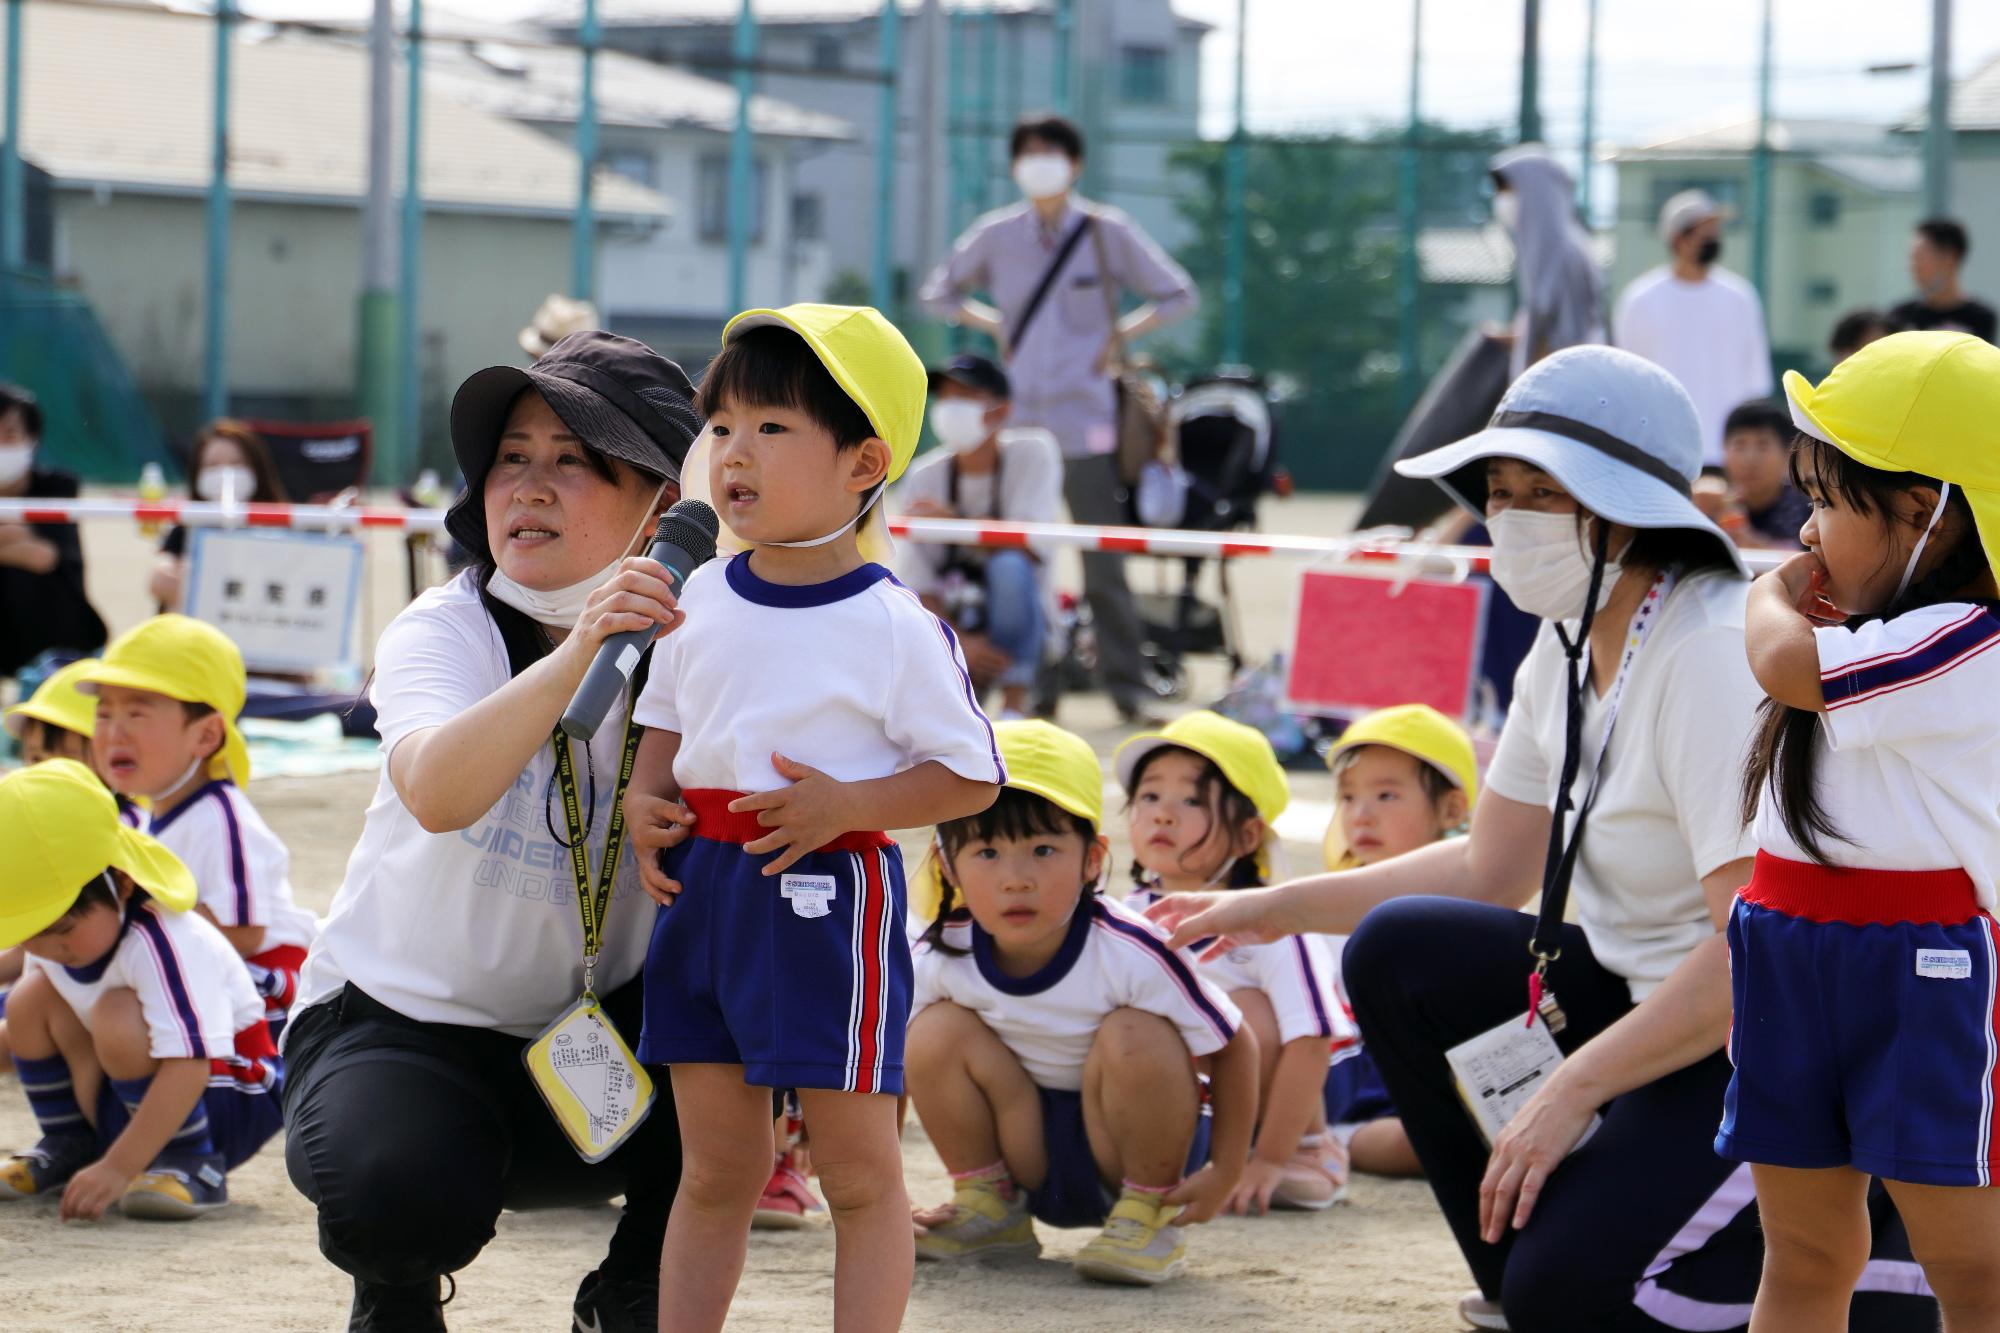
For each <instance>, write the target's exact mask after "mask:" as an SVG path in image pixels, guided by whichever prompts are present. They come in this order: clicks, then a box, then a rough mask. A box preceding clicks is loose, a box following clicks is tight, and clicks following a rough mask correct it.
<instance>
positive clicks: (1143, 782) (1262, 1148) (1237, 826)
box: [1113, 709, 1355, 1215]
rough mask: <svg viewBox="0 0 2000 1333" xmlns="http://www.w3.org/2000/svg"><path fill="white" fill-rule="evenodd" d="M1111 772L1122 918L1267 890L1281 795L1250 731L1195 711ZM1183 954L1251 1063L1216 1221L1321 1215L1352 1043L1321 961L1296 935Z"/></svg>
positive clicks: (1340, 1179)
mask: <svg viewBox="0 0 2000 1333" xmlns="http://www.w3.org/2000/svg"><path fill="white" fill-rule="evenodd" d="M1113 762H1114V765H1115V767H1116V768H1117V771H1118V782H1119V785H1120V786H1121V787H1123V788H1124V789H1125V796H1126V802H1127V803H1126V807H1125V812H1126V823H1127V830H1128V832H1129V833H1130V835H1131V839H1132V877H1133V880H1134V887H1133V890H1132V892H1131V893H1130V894H1128V895H1127V896H1126V899H1125V901H1126V904H1127V905H1128V906H1130V907H1132V908H1134V909H1135V910H1137V911H1144V910H1145V909H1146V908H1148V907H1150V906H1152V905H1153V904H1154V903H1155V902H1157V901H1159V900H1160V899H1161V898H1163V897H1165V896H1167V895H1169V894H1175V893H1200V892H1202V891H1204V890H1207V889H1211V888H1214V887H1216V886H1218V885H1221V886H1223V887H1225V888H1230V889H1242V888H1255V887H1258V886H1260V885H1263V884H1266V883H1268V882H1269V880H1270V875H1271V859H1272V854H1273V852H1274V851H1275V850H1276V846H1277V833H1276V830H1275V828H1274V825H1275V823H1276V821H1277V818H1278V816H1279V815H1281V814H1283V813H1284V810H1285V807H1286V806H1287V805H1288V804H1289V803H1290V802H1291V787H1290V784H1289V783H1287V782H1286V780H1285V770H1284V768H1283V766H1282V765H1280V764H1279V763H1278V756H1277V754H1276V753H1275V752H1274V751H1273V750H1272V749H1271V743H1270V741H1268V740H1266V739H1265V738H1264V734H1263V733H1262V732H1260V731H1258V730H1257V729H1256V728H1255V727H1247V726H1245V725H1243V724H1242V723H1241V722H1232V721H1231V720H1229V719H1228V718H1226V717H1223V716H1221V715H1220V714H1218V713H1212V712H1209V711H1207V710H1205V709H1204V710H1200V711H1197V712H1193V713H1187V714H1184V715H1183V716H1181V717H1178V718H1176V719H1174V721H1172V722H1170V723H1168V724H1167V726H1166V727H1164V728H1162V729H1161V730H1159V731H1157V732H1150V733H1145V734H1142V735H1138V736H1134V737H1132V738H1131V739H1130V740H1128V741H1126V742H1125V743H1124V744H1123V745H1121V746H1120V747H1119V748H1118V753H1117V756H1116V758H1115V759H1114V761H1113ZM1194 952H1195V954H1196V955H1197V956H1199V957H1201V962H1200V964H1199V966H1200V969H1201V975H1202V976H1203V978H1204V979H1205V980H1207V981H1208V982H1209V983H1210V984H1212V985H1214V986H1215V987H1216V988H1217V989H1219V990H1221V991H1222V992H1223V993H1224V994H1226V995H1228V996H1229V998H1230V999H1231V1000H1232V1001H1233V1002H1234V1003H1235V1004H1236V1006H1237V1007H1238V1008H1239V1009H1241V1010H1242V1011H1243V1015H1244V1018H1245V1020H1246V1021H1247V1022H1248V1023H1249V1025H1250V1027H1251V1028H1252V1029H1253V1030H1254V1031H1255V1032H1256V1033H1257V1041H1258V1048H1259V1049H1260V1050H1261V1051H1262V1052H1263V1066H1262V1070H1261V1079H1260V1085H1261V1086H1260V1094H1261V1095H1260V1098H1259V1120H1258V1125H1257V1147H1256V1152H1255V1153H1254V1155H1252V1157H1251V1158H1250V1161H1249V1164H1248V1165H1247V1166H1246V1167H1245V1168H1244V1171H1243V1178H1242V1180H1241V1182H1240V1183H1239V1184H1238V1185H1237V1186H1236V1189H1235V1192H1234V1194H1233V1195H1232V1196H1230V1198H1229V1199H1228V1203H1227V1207H1228V1209H1229V1211H1230V1212H1232V1213H1247V1214H1252V1215H1255V1214H1261V1213H1266V1212H1269V1211H1270V1210H1271V1209H1272V1208H1273V1207H1277V1208H1300V1209H1307V1210H1311V1211H1318V1210H1319V1209H1323V1208H1328V1207H1331V1206H1332V1205H1333V1204H1334V1203H1335V1202H1337V1201H1338V1200H1339V1199H1340V1198H1341V1196H1342V1195H1343V1194H1344V1193H1345V1192H1346V1187H1347V1161H1346V1157H1345V1155H1344V1154H1343V1153H1342V1151H1341V1149H1340V1145H1339V1144H1337V1143H1335V1142H1333V1141H1332V1140H1331V1139H1329V1138H1328V1137H1327V1136H1326V1134H1325V1133H1323V1132H1322V1131H1323V1129H1324V1125H1323V1123H1322V1122H1321V1118H1320V1117H1321V1110H1320V1104H1321V1089H1322V1087H1323V1085H1324V1084H1325V1082H1326V1072H1327V1067H1328V1064H1329V1062H1330V1061H1331V1059H1332V1052H1333V1050H1334V1048H1335V1047H1337V1046H1344V1045H1346V1044H1347V1043H1349V1042H1351V1041H1353V1040H1354V1037H1355V1031H1354V1024H1353V1020H1351V1019H1350V1018H1349V1017H1348V1016H1347V1012H1346V1010H1345V1009H1344V1008H1342V1006H1341V1004H1340V999H1339V995H1338V992H1337V991H1336V990H1335V989H1334V962H1333V956H1332V955H1331V954H1330V953H1329V952H1328V951H1327V949H1326V946H1325V943H1324V941H1322V940H1319V939H1317V938H1314V937H1312V936H1304V935H1301V936H1296V937H1294V938H1292V939H1288V940H1282V941H1280V942H1278V943H1276V944H1252V945H1244V946H1242V947H1239V948H1232V949H1230V950H1228V951H1227V952H1225V953H1221V954H1218V955H1217V956H1216V957H1213V958H1210V957H1206V956H1202V952H1203V951H1202V950H1201V949H1196V950H1194Z"/></svg>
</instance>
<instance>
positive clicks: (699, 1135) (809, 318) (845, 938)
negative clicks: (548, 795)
mask: <svg viewBox="0 0 2000 1333" xmlns="http://www.w3.org/2000/svg"><path fill="white" fill-rule="evenodd" d="M701 405H702V410H703V412H704V413H705V414H706V415H707V417H708V434H709V437H710V440H711V441H712V443H711V448H710V452H709V455H708V490H709V494H710V495H711V496H713V497H714V499H715V503H716V505H717V506H718V508H720V509H721V510H722V513H723V515H724V516H725V519H726V521H727V523H728V525H729V528H730V531H731V533H732V535H733V536H734V537H735V539H736V540H737V541H738V542H740V543H742V544H744V545H745V546H746V547H747V549H745V550H743V551H741V552H740V553H738V554H737V555H735V556H733V557H732V558H730V559H728V560H726V561H723V560H717V561H712V562H710V563H709V564H707V565H705V566H703V567H702V568H700V569H698V570H696V571H695V572H694V573H693V574H692V575H691V576H690V577H689V579H688V581H687V584H686V586H685V587H684V588H683V589H682V592H681V600H680V604H681V607H682V609H683V610H684V611H685V613H686V615H687V617H688V622H689V623H688V628H687V630H686V631H685V632H682V633H678V634H674V635H671V636H670V637H668V638H667V640H666V641H665V642H664V644H662V646H661V649H660V651H659V653H658V654H657V657H658V660H657V661H656V662H655V663H654V667H653V671H652V674H651V676H650V677H649V678H648V680H647V681H646V687H645V689H644V690H643V691H642V692H641V694H640V695H639V699H638V702H637V703H636V704H635V705H634V707H633V717H634V718H635V719H636V720H637V721H639V722H641V723H643V724H644V725H645V727H646V734H645V738H644V740H643V741H642V742H641V743H640V746H639V753H638V761H637V764H636V766H635V768H634V770H633V776H632V792H631V796H630V797H629V798H628V800H627V802H626V809H627V820H628V822H629V824H630V826H631V829H632V837H633V843H634V848H635V850H637V851H638V852H639V853H640V855H641V858H642V865H641V872H642V883H644V884H645V885H646V887H647V889H648V891H649V892H651V893H653V894H654V895H655V896H656V897H658V898H660V899H661V900H662V901H663V902H670V903H671V910H669V911H665V912H662V913H660V915H659V919H658V922H657V924H656V925H655V927H654V931H653V941H652V947H651V950H650V952H649V953H648V955H647V959H646V1023H645V1028H644V1030H643V1032H642V1033H641V1035H640V1038H639V1055H640V1058H641V1059H643V1060H645V1061H646V1062H648V1063H656V1064H664V1065H669V1066H671V1067H672V1073H673V1087H674V1099H675V1103H676V1105H677V1106H678V1107H679V1108H680V1114H681V1124H682V1138H683V1141H684V1148H685V1151H686V1154H687V1162H688V1171H687V1174H686V1176H685V1178H684V1180H683V1182H682V1187H681V1195H680V1199H679V1208H678V1209H677V1211H676V1213H675V1217H676V1219H677V1220H676V1221H675V1222H674V1223H673V1224H672V1225H671V1226H670V1227H669V1229H668V1238H667V1246H666V1251H665V1257H664V1260H663V1264H662V1278H661V1280H662V1285H663V1287H664V1288H666V1289H668V1290H670V1291H671V1292H672V1293H673V1301H674V1305H675V1308H676V1311H677V1312H678V1316H679V1318H680V1319H681V1320H682V1321H683V1323H682V1326H683V1327H715V1328H720V1327H721V1325H722V1322H723V1320H724V1318H725V1317H726V1315H727V1313H728V1310H729V1305H730V1301H731V1300H732V1298H733V1297H734V1294H735V1288H736V1281H737V1278H738V1277H739V1275H740V1274H741V1272H742V1267H743V1262H744V1255H745V1248H746V1245H747V1243H748V1239H749V1231H750V1222H751V1216H752V1214H753V1212H754V1211H755V1208H756V1204H757V1199H758V1195H759V1193H760V1191H761V1190H763V1188H764V1187H765V1186H766V1184H767V1182H769V1180H770V1176H771V1170H772V1164H773V1163H774V1162H775V1161H776V1160H777V1154H776V1146H775V1144H774V1143H773V1141H772V1137H771V1118H770V1105H771V1094H772V1089H783V1088H791V1089H795V1090H796V1091H797V1092H798V1096H799V1101H800V1104H801V1105H802V1107H803V1109H804V1112H805V1121H806V1126H807V1129H808V1131H809V1132H810V1134H811V1135H812V1142H813V1160H814V1163H815V1164H816V1165H817V1166H818V1168H819V1178H820V1185H821V1188H822V1189H823V1190H824V1191H825V1192H826V1196H827V1203H828V1205H829V1207H830V1208H831V1210H832V1213H833V1219H834V1227H835V1245H836V1250H837V1253H838V1275H837V1277H836V1279H835V1289H834V1305H835V1309H836V1311H837V1312H838V1313H837V1319H838V1322H840V1323H841V1324H843V1325H845V1324H847V1323H849V1322H852V1323H853V1324H854V1325H855V1326H856V1327H867V1328H878V1327H879V1328H887V1327H892V1326H893V1325H895V1324H896V1323H897V1322H898V1321H899V1320H900V1319H901V1318H902V1313H903V1309H904V1307H905V1305H906V1304H907V1302H908V1300H909V1281H910V1271H911V1270H910V1265H911V1263H912V1257H911V1251H910V1233H909V1229H908V1228H909V1208H908V1201H907V1198H906V1196H905V1195H904V1192H903V1185H902V1155H901V1152H900V1150H899V1148H898V1146H897V1117H896V1098H897V1096H898V1095H899V1094H900V1093H901V1092H902V1086H903V1060H902V1048H903V1040H902V1039H903V1028H904V1027H905V1025H906V1023H907V1021H908V1017H909V1004H910V961H909V943H908V940H907V938H906V936H905V934H904V931H903V921H904V919H905V915H906V909H905V896H904V886H903V874H902V862H901V858H900V856H899V854H898V853H897V851H896V847H895V844H894V843H893V842H892V841H891V840H890V839H889V837H888V835H887V833H886V832H884V831H883V830H886V829H892V828H910V827H916V826H922V825H926V824H935V823H939V822H941V821H943V820H947V819H955V818H958V817H960V816H963V815H968V814H972V813H974V812H976V811H979V810H982V809H984V808H986V807H987V806H988V805H990V804H992V802H993V798H994V796H995V794H996V793H997V791H998V789H999V784H1000V783H1002V782H1003V781H1005V779H1006V771H1005V769H1004V767H1003V766H1002V764H1001V762H1000V755H999V749H998V747H997V745H996V744H995V743H994V740H993V728H992V724H991V723H989V722H988V721H987V720H986V715H985V714H984V713H982V712H981V711H980V710H979V705H978V702H977V700H976V698H975V697H974V693H973V689H972V681H971V677H970V675H969V674H968V673H967V671H966V666H965V659H964V657H963V655H962V654H960V652H959V651H958V646H957V643H956V641H955V640H954V639H953V637H952V633H951V630H950V628H949V627H948V626H946V625H945V624H944V623H943V622H942V621H940V620H938V619H937V617H936V616H934V615H932V614H931V613H930V612H928V611H926V610H924V608H923V605H922V603H921V602H919V601H918V599H917V598H916V597H915V596H914V595H913V594H912V593H910V591H909V590H908V589H906V588H904V587H902V586H901V585H900V584H898V583H897V582H896V580H895V578H894V577H893V576H892V575H891V574H890V573H889V571H888V570H887V569H886V568H885V567H884V566H882V565H880V564H877V563H874V562H872V561H870V560H868V559H867V558H866V557H865V556H864V555H863V554H862V550H861V542H862V538H863V535H864V534H865V533H868V532H876V533H879V532H881V531H882V530H883V529H884V528H885V527H886V520H885V519H884V517H883V513H882V504H881V500H882V495H883V491H884V489H885V488H886V487H887V486H889V485H890V484H892V483H894V482H895V481H896V480H897V479H898V478H899V477H901V476H902V474H903V472H904V470H905V469H906V468H907V467H908V466H909V463H910V458H911V456H912V455H913V454H915V452H916V447H917V435H918V433H919V431H920V430H921V429H922V426H923V417H924V367H923V363H922V362H921V361H919V360H918V359H917V354H916V353H915V352H914V351H913V350H911V348H910V345H909V343H908V342H907V341H905V340H904V338H903V335H902V334H901V333H899V332H897V331H896V328H895V326H894V325H892V324H890V323H889V321H888V320H886V319H884V318H883V317H882V315H881V314H880V313H879V312H877V311H875V310H872V309H868V308H866V307H859V306H837V305H793V306H787V307H785V308H784V309H782V310H749V311H745V312H744V313H742V314H740V315H738V316H736V317H735V318H734V319H732V320H731V321H730V322H729V324H728V326H727V327H726V328H725V329H724V330H723V350H722V353H721V355H719V356H718V357H716V359H715V360H714V361H713V362H712V363H711V364H710V365H709V367H708V370H707V372H706V373H705V374H704V375H703V376H702V385H701ZM662 852H664V853H665V856H664V857H661V856H660V855H659V853H662ZM718 959H726V960H728V966H727V967H725V968H720V969H718V968H717V967H715V966H714V962H715V960H718ZM774 1015H779V1016H781V1020H774V1017H773V1016H774ZM753 1168H754V1169H753ZM682 1218H685V1219H686V1220H685V1221H681V1220H678V1219H682Z"/></svg>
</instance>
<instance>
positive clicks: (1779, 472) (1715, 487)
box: [1694, 398, 1812, 551]
mask: <svg viewBox="0 0 2000 1333" xmlns="http://www.w3.org/2000/svg"><path fill="white" fill-rule="evenodd" d="M1796 433H1797V432H1796V430H1795V429H1794V428H1793V426H1792V418H1791V414H1790V413H1788V412H1786V411H1785V409H1784V408H1782V407H1780V406H1778V404H1776V403H1775V402H1772V401H1770V400H1769V399H1765V398H1760V399H1757V400H1755V401H1753V402H1748V403H1743V404H1740V405H1739V406H1738V407H1737V408H1736V409H1735V410H1734V411H1732V412H1731V413H1730V414H1729V419H1728V421H1727V422H1725V423H1724V424H1723V428H1722V472H1723V475H1722V476H1721V477H1719V478H1709V477H1704V478H1702V479H1700V480H1698V481H1697V482H1696V483H1695V496H1694V502H1695V504H1697V505H1699V506H1700V507H1701V509H1702V510H1703V512H1705V513H1707V514H1708V515H1709V517H1711V518H1713V519H1714V520H1715V521H1716V522H1717V523H1719V524H1721V525H1722V530H1723V531H1724V532H1726V533H1728V534H1729V536H1730V537H1731V538H1732V539H1733V540H1734V541H1735V542H1736V544H1737V545H1738V546H1752V547H1764V548H1767V549H1776V550H1783V551H1796V550H1799V549H1801V543H1800V541H1799V529H1800V528H1801V527H1804V526H1805V521H1806V518H1807V516H1808V515H1809V514H1811V512H1812V505H1811V503H1810V502H1809V501H1808V500H1807V499H1806V497H1805V496H1804V494H1802V493H1801V492H1800V491H1799V489H1798V488H1797V487H1796V486H1794V485H1792V474H1791V457H1792V437H1793V435H1795V434H1796Z"/></svg>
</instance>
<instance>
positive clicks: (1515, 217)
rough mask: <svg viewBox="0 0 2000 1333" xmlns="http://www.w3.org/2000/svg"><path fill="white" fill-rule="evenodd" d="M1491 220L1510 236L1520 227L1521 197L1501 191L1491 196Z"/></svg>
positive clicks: (1510, 192)
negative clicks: (1504, 229)
mask: <svg viewBox="0 0 2000 1333" xmlns="http://www.w3.org/2000/svg"><path fill="white" fill-rule="evenodd" d="M1493 220H1494V221H1495V222H1497V223H1499V224H1500V225H1501V226H1503V227H1505V228H1506V229H1507V230H1508V232H1509V233H1510V234H1511V233H1512V232H1513V231H1515V230H1516V229H1517V228H1519V227H1520V225H1521V196H1520V195H1518V194H1515V193H1514V192H1513V191H1512V190H1502V191H1501V192H1500V193H1498V194H1496V195H1494V196H1493Z"/></svg>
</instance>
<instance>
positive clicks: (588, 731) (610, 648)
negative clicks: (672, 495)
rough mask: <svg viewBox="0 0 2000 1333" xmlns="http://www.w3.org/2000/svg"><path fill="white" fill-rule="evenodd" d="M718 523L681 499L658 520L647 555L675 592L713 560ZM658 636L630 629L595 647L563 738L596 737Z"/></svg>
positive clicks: (564, 724) (566, 716)
mask: <svg viewBox="0 0 2000 1333" xmlns="http://www.w3.org/2000/svg"><path fill="white" fill-rule="evenodd" d="M720 530H721V524H720V522H718V520H717V519H716V517H715V511H714V510H713V509H710V508H709V507H708V506H707V505H705V504H703V503H702V502H701V501H700V500H682V501H681V502H680V503H678V504H676V505H675V506H674V507H673V508H672V509H669V510H668V511H667V512H666V513H664V514H662V515H660V526H659V527H657V528H655V529H654V530H653V546H652V549H651V550H649V551H647V552H646V554H647V555H648V556H650V557H651V558H652V559H654V560H657V561H659V562H660V563H661V564H663V565H665V566H666V567H667V581H668V582H669V583H670V584H672V585H673V586H674V587H676V588H678V587H680V586H681V585H682V584H684V583H686V582H687V579H688V575H690V574H692V573H694V571H695V570H696V569H698V568H699V567H701V566H702V565H705V564H707V563H708V562H709V561H710V560H713V559H714V558H715V536H716V533H717V532H719V531H720ZM656 632H657V631H655V630H651V629H628V630H626V631H625V632H624V633H623V634H614V635H612V636H611V637H610V638H608V639H606V640H605V641H604V642H603V643H601V644H599V645H597V658H596V660H595V661H593V662H592V663H591V664H590V670H588V671H586V672H584V673H583V683H582V684H581V685H578V686H577V687H576V694H575V696H574V697H572V698H571V699H570V701H569V708H568V709H566V710H565V711H564V713H563V715H562V729H563V734H564V735H565V736H573V737H575V738H576V739H577V740H580V741H587V740H589V739H590V738H591V737H592V736H595V735H596V734H597V728H598V726H599V725H600V724H602V723H603V721H604V715H605V714H606V713H608V712H610V711H611V704H612V701H613V700H615V699H616V698H617V697H618V696H619V695H620V694H621V693H623V692H624V689H625V687H626V686H627V685H629V684H631V683H632V668H633V667H635V666H637V665H639V657H640V655H641V654H642V653H644V652H645V651H646V645H647V644H649V643H651V642H652V641H653V635H654V634H655V633H656Z"/></svg>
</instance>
